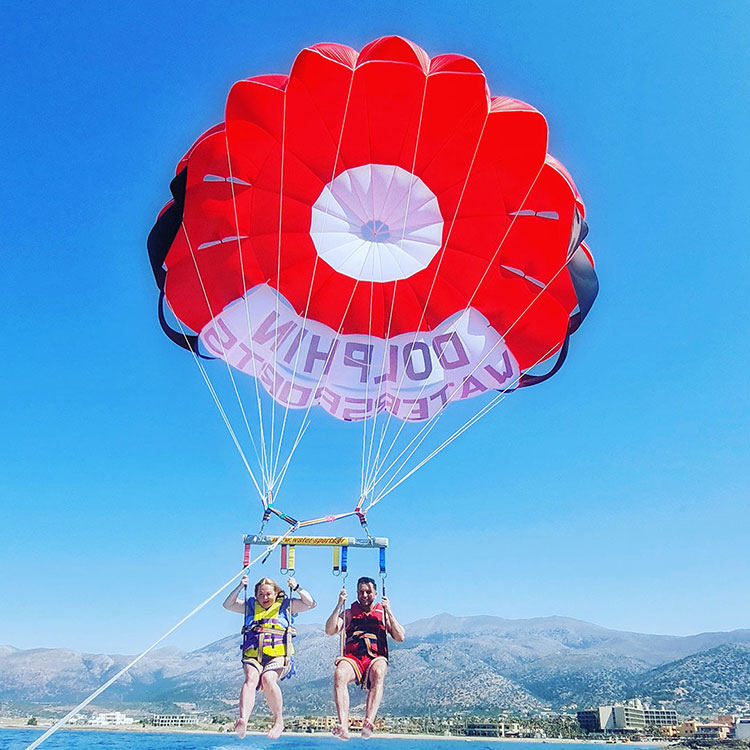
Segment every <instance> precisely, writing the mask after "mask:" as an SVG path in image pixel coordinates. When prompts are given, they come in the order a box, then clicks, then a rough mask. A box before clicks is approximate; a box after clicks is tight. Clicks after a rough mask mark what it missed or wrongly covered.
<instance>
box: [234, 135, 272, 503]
mask: <svg viewBox="0 0 750 750" xmlns="http://www.w3.org/2000/svg"><path fill="white" fill-rule="evenodd" d="M224 143H225V145H226V148H227V169H228V170H229V185H230V189H231V191H232V209H233V211H234V226H235V234H236V235H237V252H238V254H239V257H240V277H241V279H242V297H243V299H244V300H245V318H246V319H247V335H248V340H249V343H250V357H251V358H252V361H253V380H254V382H255V400H256V403H257V407H258V431H259V432H260V446H261V455H262V458H263V460H262V461H261V462H260V463H261V472H262V474H263V479H264V482H265V488H266V490H267V489H268V486H269V483H270V477H271V472H270V470H269V465H268V458H269V456H268V449H267V447H266V435H265V427H264V425H263V405H262V402H261V398H260V385H259V384H258V369H257V368H258V361H257V359H256V358H255V343H254V342H255V336H254V334H253V327H252V325H251V324H250V300H249V299H248V297H247V282H246V280H245V256H244V253H243V252H242V240H241V239H240V236H241V235H240V218H239V215H238V213H237V195H236V193H235V188H234V172H233V171H232V156H231V153H230V151H229V136H228V135H227V132H226V130H225V131H224ZM248 429H249V428H248ZM256 454H257V451H256ZM259 460H260V459H259Z"/></svg>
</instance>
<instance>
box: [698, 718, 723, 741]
mask: <svg viewBox="0 0 750 750" xmlns="http://www.w3.org/2000/svg"><path fill="white" fill-rule="evenodd" d="M731 731H732V728H731V727H730V726H729V725H728V724H719V723H718V722H712V723H709V724H698V726H697V727H696V732H695V736H696V739H700V740H725V739H727V738H728V737H729V734H730V732H731Z"/></svg>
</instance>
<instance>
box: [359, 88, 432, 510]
mask: <svg viewBox="0 0 750 750" xmlns="http://www.w3.org/2000/svg"><path fill="white" fill-rule="evenodd" d="M428 81H429V75H427V76H425V79H424V86H423V87H422V102H421V104H420V107H419V122H418V123H417V137H416V139H415V141H414V156H413V158H412V161H411V173H412V174H415V172H416V168H417V153H418V152H419V140H420V138H421V137H422V120H423V118H424V104H425V101H426V99H427V82H428ZM393 176H394V177H395V170H394V173H393ZM391 184H393V177H392V181H391ZM415 184H416V183H415V182H413V181H412V182H410V184H409V192H408V193H407V196H406V209H405V211H404V221H403V223H402V225H401V240H400V242H401V243H403V241H404V237H406V225H407V223H408V221H409V208H410V206H411V197H412V193H413V191H414V186H415ZM389 189H390V186H389ZM386 202H387V201H386ZM386 202H384V205H385V203H386ZM398 282H399V280H398V279H396V280H395V281H394V283H393V292H392V294H391V309H390V312H389V314H388V326H387V327H386V332H385V338H384V339H383V360H382V365H381V368H380V380H379V381H378V395H377V398H376V399H375V402H374V406H375V413H374V415H373V418H372V430H371V431H370V446H369V449H368V452H367V469H366V471H365V469H364V466H363V471H364V472H365V477H364V480H363V482H362V496H365V493H366V491H367V487H369V486H370V484H371V473H372V470H373V469H374V468H375V465H376V463H377V457H378V455H379V454H380V449H381V448H382V447H383V440H384V439H385V432H386V429H387V426H388V420H387V419H386V425H385V427H383V428H382V429H381V432H380V440H379V443H378V451H377V453H376V456H375V459H374V460H373V458H372V448H373V445H374V444H375V426H376V423H377V421H378V415H379V413H380V412H379V411H378V406H379V404H380V397H381V395H382V393H383V384H384V382H385V368H386V362H388V342H389V341H390V338H391V327H392V325H393V309H394V305H395V302H396V290H397V289H398Z"/></svg>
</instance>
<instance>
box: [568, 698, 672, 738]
mask: <svg viewBox="0 0 750 750" xmlns="http://www.w3.org/2000/svg"><path fill="white" fill-rule="evenodd" d="M576 716H577V718H578V723H579V724H580V725H581V728H582V729H585V730H586V731H587V732H638V731H643V730H644V729H646V727H659V728H662V727H672V726H675V725H676V724H677V712H676V711H675V710H674V709H672V708H646V707H644V706H643V704H642V703H641V702H640V701H639V700H638V699H637V698H635V699H633V700H629V701H627V703H615V704H614V705H611V706H599V707H598V708H594V709H590V710H587V711H578V712H577V714H576Z"/></svg>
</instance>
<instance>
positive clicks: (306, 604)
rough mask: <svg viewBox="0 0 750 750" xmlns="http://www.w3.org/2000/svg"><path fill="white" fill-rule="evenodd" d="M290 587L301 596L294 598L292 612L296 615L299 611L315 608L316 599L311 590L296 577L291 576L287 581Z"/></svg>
mask: <svg viewBox="0 0 750 750" xmlns="http://www.w3.org/2000/svg"><path fill="white" fill-rule="evenodd" d="M287 583H288V584H289V588H290V589H292V591H295V592H296V593H297V595H298V596H299V599H292V605H291V606H292V614H293V615H296V614H297V613H298V612H307V610H309V609H314V608H315V599H313V598H312V595H311V594H310V592H309V591H305V589H303V588H302V587H301V586H300V585H299V584H298V583H297V581H296V579H294V578H289V580H288V581H287Z"/></svg>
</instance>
